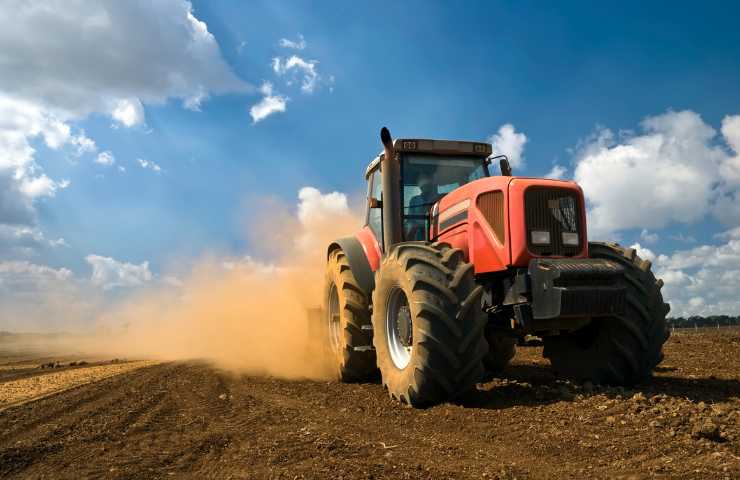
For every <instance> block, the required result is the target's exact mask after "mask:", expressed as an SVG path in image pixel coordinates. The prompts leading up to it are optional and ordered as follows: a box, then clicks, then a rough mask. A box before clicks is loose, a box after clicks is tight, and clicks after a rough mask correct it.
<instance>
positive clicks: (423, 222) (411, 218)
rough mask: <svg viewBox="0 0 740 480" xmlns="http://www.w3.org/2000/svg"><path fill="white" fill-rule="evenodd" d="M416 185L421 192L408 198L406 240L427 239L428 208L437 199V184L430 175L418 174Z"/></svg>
mask: <svg viewBox="0 0 740 480" xmlns="http://www.w3.org/2000/svg"><path fill="white" fill-rule="evenodd" d="M417 186H418V187H419V190H421V192H419V194H418V195H415V196H413V197H411V200H409V206H408V214H407V217H408V219H407V220H406V240H427V238H426V233H427V232H426V230H427V219H428V218H429V210H430V209H431V208H432V205H434V203H435V202H436V201H437V200H438V199H439V193H438V192H437V185H436V184H435V183H434V181H433V180H432V177H431V176H430V175H427V174H424V173H422V174H420V175H419V178H418V181H417Z"/></svg>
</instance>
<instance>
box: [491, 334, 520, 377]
mask: <svg viewBox="0 0 740 480" xmlns="http://www.w3.org/2000/svg"><path fill="white" fill-rule="evenodd" d="M486 341H487V342H488V353H487V354H486V356H485V357H483V365H484V366H485V367H486V373H489V374H496V373H501V372H502V371H503V370H504V368H506V367H507V366H508V365H509V363H510V362H511V359H512V358H514V355H515V354H516V343H517V339H516V338H513V337H508V336H505V335H500V334H499V335H496V334H490V333H489V334H486Z"/></svg>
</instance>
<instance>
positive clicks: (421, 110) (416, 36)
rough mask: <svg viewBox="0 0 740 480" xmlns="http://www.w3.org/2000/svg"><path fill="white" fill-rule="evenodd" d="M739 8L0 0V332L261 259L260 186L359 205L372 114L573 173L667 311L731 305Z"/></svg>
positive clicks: (555, 173) (374, 132) (738, 303)
mask: <svg viewBox="0 0 740 480" xmlns="http://www.w3.org/2000/svg"><path fill="white" fill-rule="evenodd" d="M739 17H740V4H735V3H732V2H712V1H709V2H704V3H702V4H701V5H700V6H699V5H697V4H696V3H689V2H671V3H670V4H667V3H662V2H651V3H648V4H645V3H644V2H559V3H557V4H546V3H543V2H466V3H464V4H462V5H460V4H453V3H451V2H421V1H419V2H414V1H409V2H387V3H379V2H349V3H348V2H321V3H316V2H300V1H297V2H290V3H289V2H279V1H250V2H241V1H226V0H224V1H220V2H205V1H193V2H192V3H191V2H186V1H181V0H159V1H156V2H146V1H129V2H118V1H113V0H107V1H82V0H69V1H61V0H60V1H52V0H40V1H34V2H27V1H20V0H8V1H3V2H0V304H1V305H2V307H1V308H0V330H2V329H3V328H4V327H5V328H16V329H18V328H22V327H28V328H41V327H42V326H44V325H46V324H49V323H50V320H49V318H50V317H53V316H54V312H55V309H56V308H58V307H59V305H69V304H70V303H74V304H75V305H79V312H80V315H81V316H84V315H85V314H86V313H85V312H88V313H89V310H86V308H87V307H86V305H87V304H88V303H89V301H88V300H89V299H90V298H118V297H120V296H125V295H127V294H128V292H131V291H136V290H140V289H148V288H154V287H156V286H157V285H161V284H167V285H172V286H173V287H176V285H177V283H178V278H177V272H178V271H179V270H183V269H186V268H187V267H186V265H187V264H188V263H189V262H193V261H196V259H198V258H201V257H202V256H204V255H213V254H215V255H223V256H227V257H234V258H242V257H245V258H246V257H249V256H253V255H258V252H259V251H260V250H261V249H262V248H263V247H264V243H266V240H267V243H269V239H265V238H260V236H259V235H250V230H251V229H252V227H251V226H252V225H254V222H255V221H257V219H259V218H263V217H264V216H265V214H266V213H267V214H268V216H269V212H270V210H269V208H270V207H269V205H270V203H269V202H266V199H269V200H270V201H271V202H277V203H280V204H285V205H289V206H291V208H293V209H294V210H295V211H297V212H300V211H306V210H311V209H317V211H322V212H327V214H331V212H333V211H337V209H339V210H342V209H347V208H349V207H348V205H351V204H352V203H353V202H354V201H356V200H357V199H359V198H361V196H362V194H363V191H364V188H365V186H364V178H363V173H364V169H365V167H366V165H367V163H368V162H369V161H370V160H371V159H372V158H373V157H374V156H375V155H376V154H377V153H378V151H379V150H380V145H379V141H378V131H379V129H380V127H381V126H388V127H389V128H390V130H391V132H392V133H393V134H394V136H396V137H426V138H451V139H463V140H474V141H490V142H491V143H493V145H494V149H495V151H496V152H498V153H505V154H507V155H509V157H510V158H511V160H512V164H513V166H514V172H515V174H518V175H526V176H547V177H550V178H566V179H575V180H576V181H578V182H579V183H580V184H581V186H582V187H583V189H584V192H585V194H586V197H587V203H588V215H589V235H590V239H592V240H616V241H619V242H620V243H623V244H626V245H630V246H635V248H637V249H638V251H639V253H640V254H641V255H642V256H643V257H646V258H649V259H650V260H651V261H652V262H653V266H654V267H653V268H654V270H655V271H656V272H657V274H658V275H659V276H662V277H663V279H664V281H665V283H666V287H665V289H664V293H665V295H666V297H667V300H669V301H670V302H671V304H672V307H673V313H672V314H673V315H691V314H703V315H709V314H734V315H738V314H740V295H738V293H739V292H740V95H738V91H739V87H740V29H738V28H737V20H736V19H737V18H739ZM299 193H300V196H299ZM275 221H279V220H278V219H276V220H275ZM250 258H251V257H250ZM72 297H74V298H75V299H76V300H74V301H72V300H70V299H71V298H72ZM42 304H43V305H42ZM51 324H52V325H53V326H55V325H54V323H53V322H51Z"/></svg>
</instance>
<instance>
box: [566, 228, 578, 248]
mask: <svg viewBox="0 0 740 480" xmlns="http://www.w3.org/2000/svg"><path fill="white" fill-rule="evenodd" d="M563 245H569V246H571V247H577V246H578V234H577V233H572V232H563Z"/></svg>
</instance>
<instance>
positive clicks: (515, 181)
mask: <svg viewBox="0 0 740 480" xmlns="http://www.w3.org/2000/svg"><path fill="white" fill-rule="evenodd" d="M533 186H538V187H553V188H564V189H568V190H572V191H574V192H575V193H576V194H577V195H578V199H579V203H580V204H581V225H582V228H583V232H582V234H583V236H584V238H583V239H582V240H581V244H582V245H583V249H582V251H581V252H580V253H579V254H578V255H574V256H572V257H568V258H586V257H588V235H587V232H586V209H585V208H584V205H585V203H584V199H583V190H581V187H579V186H578V184H577V183H575V182H569V181H562V180H545V179H542V178H512V179H511V182H510V183H509V232H510V234H511V242H510V246H511V265H513V266H516V267H526V266H527V265H529V261H530V260H531V259H532V258H536V257H537V256H536V255H534V254H533V253H532V252H530V251H529V249H528V248H527V230H526V227H525V217H524V192H525V190H526V189H527V188H529V187H533ZM548 258H559V257H554V256H553V257H548Z"/></svg>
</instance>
